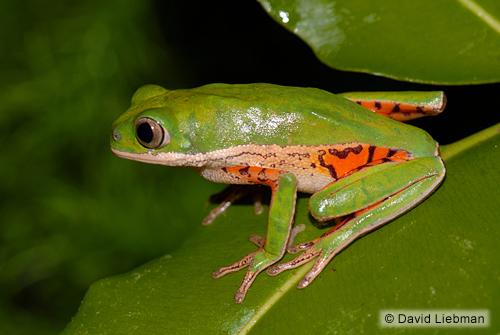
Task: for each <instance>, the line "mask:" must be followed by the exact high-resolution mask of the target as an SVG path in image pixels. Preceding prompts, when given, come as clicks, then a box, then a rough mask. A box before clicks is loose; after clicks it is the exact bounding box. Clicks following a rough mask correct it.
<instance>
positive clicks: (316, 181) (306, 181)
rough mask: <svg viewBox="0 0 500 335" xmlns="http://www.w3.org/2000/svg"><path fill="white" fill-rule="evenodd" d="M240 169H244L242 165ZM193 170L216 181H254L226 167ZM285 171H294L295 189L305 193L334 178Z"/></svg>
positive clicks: (318, 188) (308, 172)
mask: <svg viewBox="0 0 500 335" xmlns="http://www.w3.org/2000/svg"><path fill="white" fill-rule="evenodd" d="M262 169H263V170H264V169H266V168H264V167H263V168H262ZM242 170H244V168H243V167H242ZM294 170H295V171H294ZM195 171H197V172H198V173H199V174H201V175H202V176H203V177H204V178H206V179H208V180H210V181H213V182H216V183H224V184H255V183H254V182H251V181H248V180H247V179H245V178H243V176H242V175H238V174H237V173H236V174H235V173H227V169H222V168H221V169H207V168H206V169H203V168H202V169H199V168H195ZM286 172H291V173H294V174H295V175H296V176H297V180H298V185H297V190H298V191H300V192H306V193H316V192H317V191H319V190H320V189H322V188H323V187H324V186H326V185H328V184H329V183H331V182H332V181H334V180H335V179H333V178H332V177H331V176H330V175H329V174H328V173H321V172H311V171H303V170H298V169H289V170H287V171H286Z"/></svg>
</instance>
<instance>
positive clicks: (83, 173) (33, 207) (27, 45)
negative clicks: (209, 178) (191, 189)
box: [0, 1, 209, 334]
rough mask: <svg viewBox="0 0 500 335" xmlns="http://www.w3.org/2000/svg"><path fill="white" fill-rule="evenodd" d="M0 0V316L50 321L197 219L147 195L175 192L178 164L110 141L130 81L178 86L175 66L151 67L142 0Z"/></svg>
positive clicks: (14, 326) (28, 324)
mask: <svg viewBox="0 0 500 335" xmlns="http://www.w3.org/2000/svg"><path fill="white" fill-rule="evenodd" d="M0 7H1V8H0V15H1V19H0V22H1V25H2V26H1V29H0V33H1V41H2V43H1V44H2V45H3V46H4V47H3V52H2V53H1V54H0V57H1V59H0V64H1V67H2V68H1V73H2V82H1V85H2V87H1V90H0V110H1V114H0V138H1V143H2V146H1V147H0V162H1V164H0V174H1V175H2V176H4V177H3V178H2V182H1V183H0V197H1V199H2V201H1V203H0V206H1V207H0V222H1V224H0V243H1V249H0V269H1V272H0V285H1V287H2V295H1V296H0V323H2V328H3V329H7V330H8V332H9V333H13V334H20V333H22V332H23V329H24V331H25V332H26V333H29V334H36V333H44V331H45V330H47V331H51V332H54V330H61V329H62V328H63V327H64V325H65V324H66V323H67V322H68V320H69V319H70V318H71V316H72V315H73V314H74V313H75V312H76V310H77V308H78V305H79V303H80V301H81V299H82V297H83V294H84V293H85V291H86V289H87V288H88V286H89V285H90V284H91V283H92V282H94V281H96V280H97V279H99V278H102V277H104V276H108V275H111V274H115V273H119V272H123V271H125V270H128V269H130V268H131V267H134V266H137V265H139V264H141V263H143V262H145V261H146V260H148V259H150V258H151V257H155V256H159V255H160V254H159V252H160V251H159V249H160V246H162V249H163V250H161V252H167V251H168V250H170V249H171V248H175V246H177V245H179V243H181V241H182V240H183V239H184V238H185V237H186V236H187V235H188V229H189V227H186V223H185V222H184V220H186V219H188V218H189V220H188V222H199V221H200V220H201V217H202V213H194V212H193V211H190V209H189V208H188V205H187V204H182V203H177V202H176V201H175V200H174V201H172V202H168V203H167V202H165V203H164V205H163V206H157V205H156V203H157V200H160V202H161V200H162V197H163V196H164V194H165V193H166V191H165V190H166V189H167V187H168V192H170V193H174V194H175V193H177V195H178V194H179V193H183V189H184V186H183V185H181V183H180V181H181V180H182V178H175V175H176V172H175V171H173V172H172V173H168V171H166V170H164V169H158V168H157V167H146V166H144V167H140V166H139V164H134V163H132V162H124V161H123V160H119V159H118V158H116V157H114V156H113V155H112V154H111V152H110V150H109V131H110V126H111V123H112V122H113V119H114V118H115V117H116V116H117V115H118V114H120V113H121V111H123V110H125V109H126V108H127V107H128V106H127V105H128V101H129V100H130V97H131V95H132V93H133V91H134V90H135V88H136V87H138V86H141V85H143V84H145V83H148V82H150V81H161V82H162V83H163V84H164V85H170V86H173V87H176V86H179V85H180V84H181V83H182V81H181V80H177V79H176V78H182V76H179V75H178V74H176V72H175V67H174V66H169V70H168V71H163V72H162V73H161V75H160V73H159V72H158V68H157V65H156V64H168V63H169V59H170V57H169V55H168V53H167V52H166V50H163V49H161V48H159V47H158V46H157V45H158V44H161V42H158V41H157V40H156V39H157V38H158V32H159V30H158V27H157V26H155V25H153V24H150V22H149V20H148V15H149V14H148V13H150V12H151V5H150V3H149V2H147V1H134V2H127V3H122V2H120V1H57V2H45V1H7V2H2V3H1V4H0ZM6 46H8V47H6ZM165 175H167V176H169V178H164V177H163V176H165ZM144 176H147V178H144ZM193 176H194V173H193ZM144 180H148V181H151V182H144ZM167 184H168V186H167ZM207 184H208V183H207ZM197 185H199V183H198V182H197ZM197 187H199V186H197ZM138 188H140V192H135V191H134V190H137V189H138ZM201 189H203V188H201ZM208 192H209V191H208ZM205 200H206V195H201V197H198V198H197V199H193V202H194V203H196V204H197V206H203V203H204V202H205ZM181 212H191V213H192V214H187V218H186V217H185V218H183V219H181V216H180V215H178V214H179V213H181ZM164 213H169V215H170V216H171V217H169V218H168V219H167V218H165V217H164ZM166 222H169V224H166ZM13 315H15V316H16V317H15V318H12V316H13ZM46 319H48V320H51V321H50V322H47V321H46ZM18 327H20V328H18ZM2 333H4V332H3V331H2ZM4 334H5V333H4Z"/></svg>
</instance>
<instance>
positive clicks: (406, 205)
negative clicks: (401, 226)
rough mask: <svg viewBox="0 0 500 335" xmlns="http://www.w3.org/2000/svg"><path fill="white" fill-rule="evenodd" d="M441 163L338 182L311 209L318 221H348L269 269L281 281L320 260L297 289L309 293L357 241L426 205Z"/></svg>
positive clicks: (383, 167)
mask: <svg viewBox="0 0 500 335" xmlns="http://www.w3.org/2000/svg"><path fill="white" fill-rule="evenodd" d="M444 174H445V168H444V165H443V162H442V160H441V158H440V157H438V156H435V157H424V158H418V159H413V160H410V161H406V162H403V163H384V164H380V165H376V166H374V167H370V168H367V169H365V170H363V171H360V172H357V173H354V174H351V175H350V176H348V177H345V178H343V179H340V180H338V181H336V182H334V183H332V184H330V185H327V186H326V187H325V188H323V189H322V190H320V191H319V192H318V193H316V194H314V195H313V196H312V197H311V200H310V202H309V209H310V211H311V213H312V214H313V216H314V217H315V218H316V219H318V220H319V221H326V220H329V219H333V218H338V217H344V219H343V220H342V221H341V222H340V223H339V224H337V225H336V226H335V227H333V228H332V229H330V230H329V231H328V232H327V233H325V234H324V235H323V236H321V237H320V238H317V239H315V240H313V241H310V242H306V243H302V244H299V245H296V246H294V247H291V248H289V250H288V251H289V252H290V253H297V252H299V251H302V250H305V252H303V253H302V254H301V255H299V256H298V257H296V258H295V259H293V260H292V261H289V262H286V263H282V264H278V265H275V266H272V267H270V268H268V270H267V273H268V274H269V275H277V274H279V273H280V272H282V271H284V270H288V269H293V268H296V267H298V266H300V265H302V264H304V263H306V262H309V261H310V260H312V259H314V258H316V257H318V256H319V257H318V259H317V260H316V263H315V264H314V266H313V268H312V269H311V270H310V271H309V272H308V273H307V274H306V275H305V276H304V277H303V278H302V279H301V281H300V282H299V283H298V284H297V287H298V288H305V287H307V286H308V285H309V284H310V283H311V282H312V281H313V280H314V278H316V277H317V276H318V275H319V274H320V273H321V271H322V270H323V269H324V268H325V267H326V266H327V265H328V263H329V262H330V261H331V260H332V259H333V257H334V256H335V255H336V254H338V253H339V252H340V251H341V250H343V249H344V248H345V247H347V246H348V245H349V244H350V243H352V242H353V241H354V240H355V239H357V238H358V237H360V236H362V235H364V234H366V233H368V232H370V231H372V230H374V229H376V228H378V227H380V226H381V225H383V224H384V223H386V222H388V221H390V220H392V219H394V218H395V217H397V216H399V215H401V214H403V213H404V212H406V211H408V210H409V209H411V208H412V207H414V206H416V205H417V204H418V203H419V202H421V201H422V200H423V199H425V198H426V197H427V196H428V195H429V194H430V193H431V192H432V191H433V190H434V189H435V188H436V187H437V186H438V185H439V184H440V183H441V181H442V180H443V178H444Z"/></svg>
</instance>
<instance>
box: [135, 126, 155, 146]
mask: <svg viewBox="0 0 500 335" xmlns="http://www.w3.org/2000/svg"><path fill="white" fill-rule="evenodd" d="M136 132H137V137H138V138H139V139H140V140H141V141H142V142H144V143H151V141H152V140H153V129H152V128H151V126H150V125H149V124H148V123H146V122H144V123H141V124H140V125H138V126H137V131H136Z"/></svg>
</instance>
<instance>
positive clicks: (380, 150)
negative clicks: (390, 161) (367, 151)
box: [372, 147, 389, 161]
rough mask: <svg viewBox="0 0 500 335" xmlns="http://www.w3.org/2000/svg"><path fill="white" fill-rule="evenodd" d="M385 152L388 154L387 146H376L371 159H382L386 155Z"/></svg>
mask: <svg viewBox="0 0 500 335" xmlns="http://www.w3.org/2000/svg"><path fill="white" fill-rule="evenodd" d="M387 154H389V149H388V148H384V147H376V148H375V151H374V152H373V158H372V161H378V160H381V159H384V158H386V157H387Z"/></svg>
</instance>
